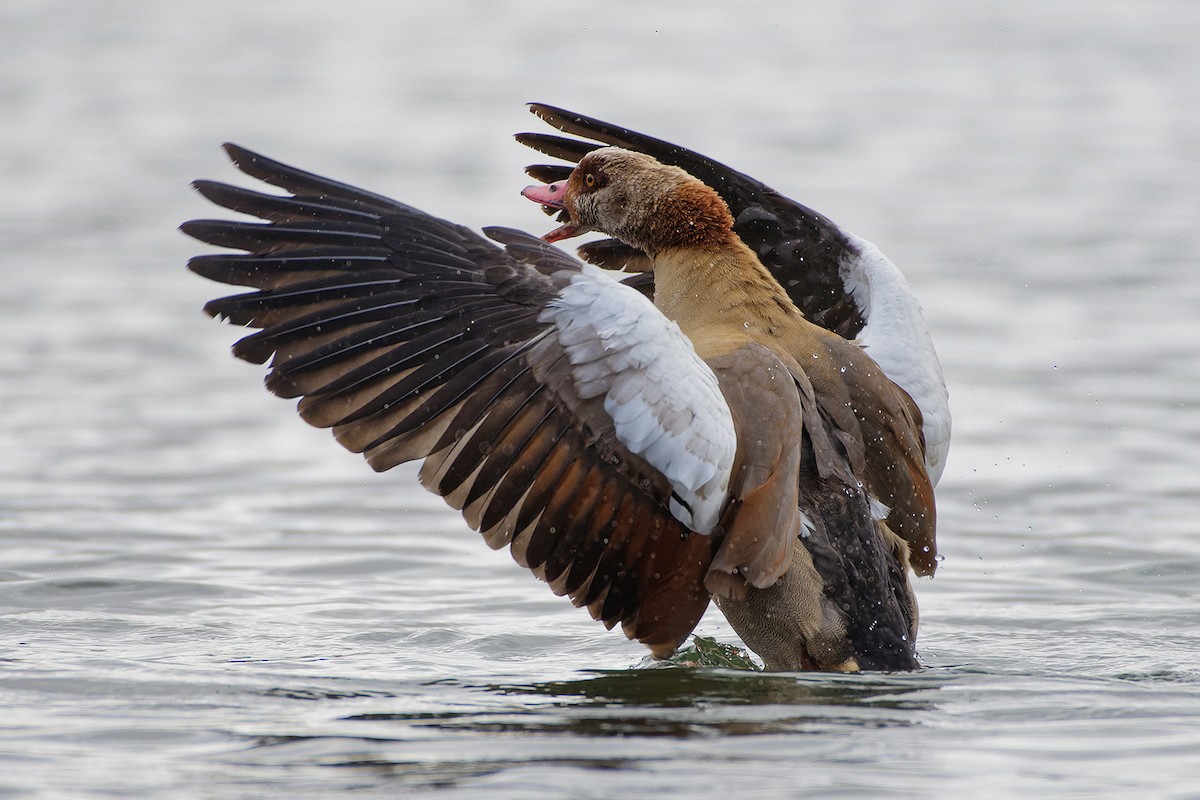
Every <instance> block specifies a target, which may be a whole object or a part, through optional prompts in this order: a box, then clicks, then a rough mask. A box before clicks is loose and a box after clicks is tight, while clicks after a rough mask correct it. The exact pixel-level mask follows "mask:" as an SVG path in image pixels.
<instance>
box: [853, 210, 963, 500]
mask: <svg viewBox="0 0 1200 800" xmlns="http://www.w3.org/2000/svg"><path fill="white" fill-rule="evenodd" d="M846 235H847V236H848V237H849V239H850V241H851V243H852V244H853V245H854V246H855V247H856V248H858V251H859V254H858V256H857V257H855V258H851V259H848V260H846V261H844V262H843V263H842V265H841V272H842V279H843V281H844V282H845V284H846V290H847V291H848V292H850V296H851V297H852V298H853V299H854V304H855V305H856V306H858V310H859V313H861V314H862V316H863V319H864V320H866V325H865V326H864V327H863V329H862V330H861V331H860V332H859V334H858V342H859V344H861V345H862V347H863V349H864V350H866V351H867V355H869V356H871V358H873V359H875V363H876V364H878V365H879V366H880V367H882V368H883V371H884V374H886V375H887V376H888V378H890V379H891V380H892V382H894V383H895V384H896V385H897V386H899V387H900V388H901V389H903V390H904V391H906V392H908V394H909V396H910V397H911V398H912V399H913V402H915V403H916V404H917V408H919V409H921V416H922V417H923V425H922V428H923V432H924V434H925V466H926V468H927V469H928V470H929V478H930V480H931V481H933V484H934V485H935V486H936V485H937V482H938V479H939V478H940V477H941V476H942V470H943V469H944V468H945V466H946V454H947V452H948V451H949V450H950V397H949V394H948V393H947V391H946V379H945V378H944V377H943V376H942V364H941V362H940V361H939V360H938V356H937V351H936V350H935V349H934V347H933V339H932V338H931V337H930V336H929V329H928V328H927V327H926V325H925V317H924V314H923V313H922V311H921V304H920V303H919V302H917V296H916V294H915V293H914V292H913V290H912V287H911V286H910V285H909V283H908V281H907V280H905V278H904V275H902V274H901V273H900V270H899V269H898V268H897V267H896V265H895V264H893V263H892V262H891V261H889V260H888V258H887V256H885V255H884V254H883V253H882V252H880V250H879V248H878V247H876V246H875V245H873V244H871V243H870V242H868V241H867V240H866V239H860V238H859V237H857V236H854V235H853V234H850V233H847V234H846Z"/></svg>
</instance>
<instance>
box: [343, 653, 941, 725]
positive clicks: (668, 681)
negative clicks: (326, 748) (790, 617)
mask: <svg viewBox="0 0 1200 800" xmlns="http://www.w3.org/2000/svg"><path fill="white" fill-rule="evenodd" d="M908 677H909V678H911V677H912V676H908ZM934 680H935V679H929V678H924V677H920V678H917V679H909V680H905V679H897V680H891V679H888V678H881V677H878V676H844V677H838V676H826V675H822V676H819V677H816V676H791V675H761V674H748V673H745V672H735V671H731V670H724V671H722V670H712V669H689V668H671V669H652V670H623V671H603V672H595V673H592V674H590V675H589V676H587V677H583V678H575V679H571V680H564V681H550V682H546V683H530V684H491V685H483V686H475V685H470V684H459V685H462V686H463V687H464V688H468V689H475V690H482V691H486V692H489V693H495V694H498V695H502V696H504V697H506V698H508V699H509V700H510V704H509V705H507V706H506V707H504V708H502V709H488V710H486V711H479V710H471V711H458V710H448V711H441V712H418V713H382V714H380V713H374V714H368V715H359V716H355V717H350V718H348V719H353V720H359V721H375V722H394V723H402V724H408V725H414V726H420V727H429V728H436V729H443V730H456V731H476V732H480V733H513V732H524V733H569V734H571V735H576V736H584V737H592V736H675V737H690V736H714V735H718V734H728V735H753V734H766V733H785V732H803V731H804V730H808V729H813V728H822V729H824V728H828V727H831V726H851V727H853V726H855V725H863V726H883V725H911V724H914V722H913V715H912V714H911V713H908V712H914V711H927V710H931V709H932V708H933V705H932V703H931V702H930V700H929V699H928V698H926V697H924V696H923V695H922V696H920V697H918V696H913V697H909V696H908V695H916V694H917V693H925V692H926V691H927V690H929V689H931V688H934V687H935V686H936V684H935V682H934ZM445 683H446V685H455V684H457V682H456V681H447V682H445ZM746 706H754V707H756V708H755V710H754V711H753V712H748V711H747V709H746V708H744V707H746ZM892 712H905V713H892Z"/></svg>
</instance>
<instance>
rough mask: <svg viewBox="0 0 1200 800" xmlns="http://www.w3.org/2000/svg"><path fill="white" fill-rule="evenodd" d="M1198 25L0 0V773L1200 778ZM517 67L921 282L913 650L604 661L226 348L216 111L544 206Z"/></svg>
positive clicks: (1129, 12) (1004, 7) (314, 152)
mask: <svg viewBox="0 0 1200 800" xmlns="http://www.w3.org/2000/svg"><path fill="white" fill-rule="evenodd" d="M1198 33H1200V5H1197V4H1196V3H1194V2H1192V0H1175V1H1174V2H1171V1H1170V0H1147V2H1140V3H1124V2H1121V3H1118V2H1105V1H1103V0H1086V1H1085V0H1079V2H1045V0H1010V1H1009V2H1004V3H988V4H983V3H959V2H952V1H951V0H920V2H916V3H889V4H882V3H867V2H850V3H839V4H836V5H835V4H821V6H820V7H817V6H816V5H815V4H814V7H812V8H805V7H804V6H803V5H801V4H795V3H791V2H758V3H753V4H733V3H721V2H717V0H707V1H706V2H692V3H688V4H678V6H677V7H674V4H673V6H672V7H671V8H668V7H667V4H663V5H662V6H661V7H660V6H658V5H652V4H648V3H631V2H611V3H604V4H600V3H596V4H590V5H589V4H568V3H563V2H528V3H521V4H504V3H494V2H482V1H480V2H470V3H457V2H441V3H423V4H416V3H391V2H383V1H382V0H380V1H379V2H359V1H358V0H345V2H341V3H337V4H327V3H319V2H315V0H292V1H291V2H281V1H280V2H262V3H244V2H240V0H239V2H233V0H205V1H204V2H190V1H189V2H178V3H158V2H150V0H130V1H129V2H123V3H121V2H111V3H92V2H82V0H81V1H80V2H54V0H6V1H5V2H4V3H3V4H0V259H2V264H0V268H2V272H0V275H2V280H3V283H2V288H0V342H2V346H0V409H2V411H3V416H2V420H0V797H13V798H79V797H122V798H124V797H147V798H191V797H212V798H216V797H220V798H263V797H269V798H275V797H279V798H325V797H334V796H339V795H341V794H342V793H346V794H347V795H348V796H349V795H351V794H352V795H353V796H356V797H392V796H397V795H404V794H406V793H412V794H430V795H435V796H438V797H446V798H457V797H462V798H465V797H489V798H493V797H495V798H507V797H513V798H522V797H536V796H545V797H573V798H617V797H620V798H637V797H681V798H683V797H697V796H711V795H717V796H723V795H724V796H730V797H821V798H834V797H838V798H859V797H867V796H870V797H939V798H940V797H954V798H958V797H983V798H1004V797H1039V798H1040V797H1087V798H1092V797H1118V796H1119V797H1139V798H1140V797H1159V798H1185V797H1200V667H1198V666H1197V659H1198V658H1200V610H1198V609H1197V603H1196V596H1197V591H1196V589H1197V582H1198V580H1200V535H1198V534H1200V522H1198V521H1197V511H1198V504H1197V499H1198V497H1200V455H1198V451H1200V404H1198V402H1197V400H1196V394H1197V392H1198V390H1200V389H1198V387H1200V359H1198V358H1197V349H1198V348H1197V340H1198V339H1200V273H1198V269H1197V266H1198V265H1197V262H1198V260H1200V259H1198V258H1197V256H1198V253H1200V232H1198V224H1197V221H1198V220H1200V189H1198V188H1197V187H1198V186H1200V56H1198V55H1197V53H1198V52H1200V51H1198V50H1197V48H1196V44H1195V39H1196V36H1197V34H1198ZM529 100H540V101H545V102H550V103H555V104H558V105H563V106H566V107H568V108H576V109H578V110H581V111H584V112H586V113H590V114H593V115H596V116H599V117H601V118H608V119H613V120H616V121H620V122H624V123H626V124H628V125H631V126H633V127H637V128H640V129H643V130H646V131H649V132H652V133H655V134H657V135H659V136H662V137H664V138H667V139H671V140H675V141H679V142H681V143H685V144H687V145H689V146H691V147H694V148H696V149H699V150H701V151H702V152H705V153H708V154H710V155H712V156H714V157H717V158H720V159H722V160H724V161H726V162H728V163H731V164H733V165H735V166H737V167H739V168H741V169H743V170H745V171H747V172H749V173H751V174H754V175H756V176H758V177H760V178H763V179H765V180H767V181H768V182H770V183H771V184H773V185H774V186H776V187H777V188H779V189H780V190H782V191H784V192H785V193H787V194H789V195H791V196H793V197H796V198H797V199H800V200H802V201H803V202H806V203H808V204H810V205H813V206H815V207H816V208H818V209H820V210H822V211H824V212H825V213H826V214H828V215H830V216H832V217H833V218H834V219H836V220H838V221H839V222H841V223H842V224H844V225H846V226H847V227H849V228H850V229H852V230H854V231H855V232H857V233H859V234H860V235H863V236H866V237H867V238H869V239H872V240H873V241H875V242H876V243H878V244H879V245H880V246H881V247H882V248H883V249H884V251H885V252H887V253H888V254H889V255H890V256H891V257H892V258H893V260H895V261H896V262H897V263H898V264H900V265H901V267H902V268H903V269H904V270H905V272H906V274H907V275H908V276H909V278H910V279H911V280H912V282H913V283H914V285H915V286H916V288H917V290H918V292H919V293H920V295H921V297H922V300H923V302H924V304H925V307H926V310H927V316H928V319H929V322H930V324H931V326H932V328H933V329H934V333H935V337H936V341H937V343H938V345H939V348H940V351H941V354H942V358H943V361H944V363H945V366H946V373H947V378H948V381H949V383H950V386H951V391H952V403H953V408H954V411H955V415H956V431H955V441H954V445H953V449H952V451H951V456H950V462H949V466H948V469H947V472H946V475H945V478H944V479H943V481H942V483H941V485H940V487H939V492H938V496H939V508H940V515H941V517H940V522H941V525H940V530H939V534H940V537H939V538H940V542H941V547H942V550H943V552H944V553H945V555H946V560H945V562H944V563H943V564H942V566H941V569H940V570H939V573H938V576H937V578H936V579H934V580H932V581H922V582H921V583H920V586H919V592H920V599H921V610H922V629H921V642H920V644H921V655H922V657H923V659H924V660H925V661H926V662H927V663H928V664H929V668H928V669H926V670H924V671H922V672H919V673H916V674H911V675H859V676H829V675H799V676H796V675H781V676H765V675H756V674H753V673H737V672H732V671H721V670H686V669H676V670H645V669H641V670H639V669H630V668H631V667H635V666H637V665H638V664H639V663H640V662H641V660H642V656H643V651H642V649H641V648H640V647H639V646H638V645H636V644H634V643H630V642H627V641H625V640H624V639H623V638H622V637H621V636H620V635H619V634H615V633H608V632H606V631H604V629H603V628H602V627H600V626H598V625H596V624H595V623H593V622H591V621H590V620H589V619H588V618H587V615H586V614H584V613H583V612H581V611H578V610H576V609H573V608H572V607H571V606H570V605H569V604H568V603H567V602H565V601H564V600H561V599H559V598H555V597H553V596H552V595H551V594H550V592H549V591H547V590H546V588H545V587H544V586H541V585H539V584H538V583H537V582H536V581H534V580H532V579H531V578H530V577H529V576H528V575H527V574H526V573H525V572H524V571H523V570H521V569H520V568H518V567H517V566H515V565H514V564H513V563H512V562H511V559H510V558H509V556H508V554H507V553H505V552H499V553H495V552H492V551H490V550H488V549H487V548H486V547H485V546H484V545H483V543H482V542H481V541H479V540H478V537H477V535H475V534H473V533H471V532H470V531H469V530H467V528H466V526H465V525H464V524H463V523H462V522H461V520H460V519H459V517H458V516H457V514H455V513H454V512H452V511H450V510H448V509H446V508H444V507H443V506H442V504H441V501H439V500H438V499H437V498H436V497H433V496H431V495H427V494H424V493H423V492H422V491H421V490H419V489H418V488H417V485H416V481H415V478H414V471H413V470H411V469H398V470H395V471H393V472H391V473H388V474H384V475H374V474H373V473H371V471H370V470H369V469H368V468H367V467H366V466H365V465H364V464H362V463H360V460H359V459H358V458H357V457H355V456H352V455H350V454H347V453H344V452H342V451H341V450H340V448H338V447H336V446H335V445H334V444H333V443H332V442H331V441H329V440H328V436H327V434H326V433H324V432H321V431H315V430H311V429H309V428H307V427H306V426H304V425H303V424H302V423H301V422H300V421H299V420H298V419H297V418H296V417H295V415H294V413H293V412H292V410H291V408H290V406H289V404H288V403H285V402H283V401H279V400H276V399H274V398H271V397H269V396H267V394H266V392H264V391H263V390H262V388H261V386H260V378H261V370H259V369H258V368H256V367H253V366H250V365H247V364H244V363H240V362H237V361H235V360H234V359H232V358H231V357H230V356H229V355H228V346H229V344H230V343H231V342H232V341H233V339H234V338H235V336H236V331H234V330H231V329H229V328H227V327H224V326H220V325H217V324H215V323H213V322H212V321H210V320H208V319H207V318H205V317H204V316H203V315H202V314H201V313H200V311H199V307H200V305H201V304H202V303H203V302H204V301H205V300H207V299H208V298H210V297H212V296H215V295H216V294H220V293H223V292H224V288H223V287H219V286H216V285H208V284H206V283H205V282H203V281H201V280H200V279H198V278H196V277H195V276H192V275H190V274H189V273H187V272H186V271H185V270H184V268H183V264H184V262H185V260H186V258H187V257H188V256H189V255H191V254H193V253H195V252H197V250H198V248H197V246H196V245H195V244H194V243H191V242H189V241H187V240H186V239H184V237H182V236H181V235H180V234H178V233H177V232H176V231H175V227H176V225H177V224H178V223H179V222H180V221H182V220H184V219H188V218H192V217H199V216H207V215H210V214H212V213H213V209H210V208H208V207H206V205H205V204H204V203H203V202H202V201H201V200H200V199H199V198H198V197H196V196H195V195H193V194H192V193H191V192H190V190H189V189H188V188H187V182H188V181H189V180H191V179H192V178H196V177H201V176H204V177H215V178H221V179H229V178H231V177H232V176H233V175H234V172H233V170H232V169H231V168H230V167H229V166H228V165H227V164H226V163H225V162H224V159H223V157H222V156H221V154H220V152H219V151H218V149H217V145H218V143H220V142H221V141H224V140H232V141H236V142H239V143H241V144H244V145H246V146H249V147H253V148H257V149H260V150H263V151H265V152H267V153H269V154H271V155H274V156H276V157H278V158H281V159H284V160H289V161H292V162H293V163H298V164H299V165H301V166H304V167H307V168H309V169H313V170H315V171H319V172H323V173H325V174H329V175H332V176H335V177H338V178H341V179H343V180H347V181H350V182H354V183H358V184H360V185H364V186H367V187H368V188H371V189H374V190H376V191H379V192H383V193H387V194H391V195H393V196H397V197H399V198H402V199H404V200H406V201H408V202H412V203H414V204H417V205H420V206H422V207H424V208H426V209H428V210H430V211H432V212H435V213H438V214H440V215H444V216H449V217H452V218H454V219H456V220H458V221H461V222H464V223H468V224H471V225H474V226H480V225H485V224H504V225H516V226H520V227H525V228H528V229H532V230H534V231H537V232H543V231H544V230H545V229H548V226H550V225H551V224H552V223H550V221H549V220H548V219H547V218H545V217H543V216H542V215H541V214H540V213H538V211H537V210H536V209H535V208H533V207H531V206H530V205H529V204H528V203H526V202H524V201H523V200H521V199H520V198H519V197H518V196H517V190H518V188H519V187H520V186H522V185H523V184H524V179H523V177H522V175H521V173H520V168H521V167H522V166H523V165H524V164H526V163H530V162H531V161H533V160H534V158H533V156H531V155H530V154H529V153H527V152H524V151H523V149H522V148H521V147H520V146H519V145H517V144H515V143H514V142H512V140H511V138H510V134H511V133H513V132H515V131H518V130H539V129H541V128H540V127H539V123H538V122H537V121H536V120H535V119H534V118H532V117H530V116H529V115H528V114H527V113H526V112H525V111H524V109H523V108H522V103H523V102H525V101H529ZM699 630H700V632H702V633H704V634H706V635H710V636H715V637H717V638H718V639H721V640H723V641H728V642H736V639H735V638H734V636H733V634H732V632H731V631H730V630H729V628H728V626H726V625H725V624H724V623H723V622H722V620H721V619H720V618H719V616H717V615H715V614H710V615H709V616H708V617H706V618H705V620H704V621H703V623H702V624H701V626H700V629H699Z"/></svg>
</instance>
